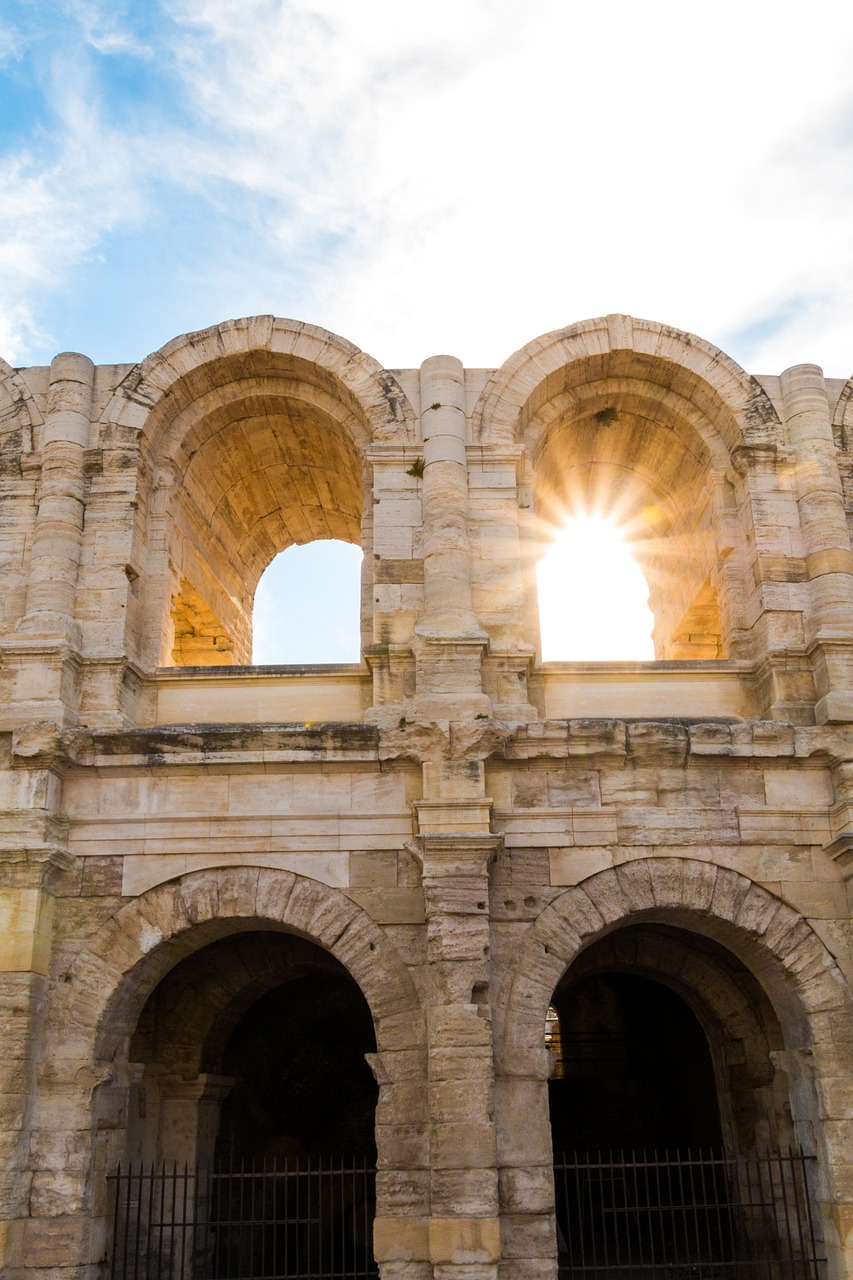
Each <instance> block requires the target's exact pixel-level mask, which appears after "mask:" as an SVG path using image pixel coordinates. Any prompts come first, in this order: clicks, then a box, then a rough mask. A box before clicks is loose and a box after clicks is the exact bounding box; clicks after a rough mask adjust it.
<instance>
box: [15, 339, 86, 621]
mask: <svg viewBox="0 0 853 1280" xmlns="http://www.w3.org/2000/svg"><path fill="white" fill-rule="evenodd" d="M94 375H95V367H94V365H93V364H92V361H91V360H89V359H88V357H87V356H82V355H78V354H76V353H74V352H65V353H64V354H62V355H58V356H56V357H55V358H54V360H53V363H52V364H51V366H50V390H49V392H48V404H47V419H46V421H45V425H44V436H43V442H42V470H41V482H40V484H39V491H38V514H37V515H36V527H35V536H34V538H33V550H32V559H31V563H30V579H29V586H28V589H27V612H26V614H25V616H24V618H23V619H22V620H21V627H20V630H22V631H30V632H38V633H39V634H40V635H45V636H50V637H52V638H56V639H62V640H68V641H69V642H73V643H77V644H79V637H78V628H77V627H76V626H75V623H74V597H75V592H76V588H77V571H78V568H79V565H80V549H81V546H82V542H83V509H84V504H85V495H86V485H85V480H84V476H83V453H84V451H85V449H86V448H87V446H88V443H89V418H90V413H91V406H92V387H93V382H94Z"/></svg>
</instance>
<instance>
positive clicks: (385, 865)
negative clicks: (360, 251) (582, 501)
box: [0, 316, 853, 1280]
mask: <svg viewBox="0 0 853 1280" xmlns="http://www.w3.org/2000/svg"><path fill="white" fill-rule="evenodd" d="M0 484H2V495H3V496H2V508H1V509H0V564H2V586H3V589H2V595H0V715H2V723H0V746H2V760H0V797H2V798H0V813H2V822H0V826H1V827H2V841H0V873H2V881H1V882H0V921H2V936H0V1044H2V1054H0V1093H1V1094H2V1100H1V1102H0V1106H1V1107H2V1109H1V1110H0V1130H2V1138H0V1256H2V1259H3V1268H4V1270H3V1274H4V1275H6V1276H8V1277H10V1278H14V1280H24V1277H27V1278H28V1280H29V1278H30V1277H32V1278H33V1280H34V1278H35V1277H39V1278H40V1280H48V1277H49V1278H50V1280H57V1278H58V1277H61V1276H65V1277H75V1280H76V1278H77V1277H80V1278H81V1280H83V1278H85V1280H94V1278H95V1277H96V1276H97V1277H100V1276H102V1275H105V1274H107V1268H108V1267H109V1266H110V1259H111V1258H112V1259H113V1265H114V1254H115V1245H114V1239H113V1231H114V1226H113V1219H112V1217H111V1207H110V1194H111V1191H110V1185H111V1184H109V1182H108V1175H109V1174H111V1172H112V1171H113V1170H114V1169H115V1167H116V1166H117V1164H118V1163H119V1162H120V1161H121V1162H123V1163H125V1164H126V1163H127V1162H128V1161H140V1160H141V1161H148V1162H154V1163H155V1164H156V1162H158V1161H166V1162H169V1161H178V1162H179V1163H180V1164H181V1165H182V1166H183V1164H185V1163H186V1164H187V1165H189V1166H190V1168H191V1169H192V1168H196V1167H198V1166H201V1165H203V1164H205V1162H211V1161H213V1160H215V1159H219V1158H220V1156H221V1154H222V1148H223V1144H224V1143H225V1141H226V1138H227V1141H228V1142H229V1143H230V1149H231V1153H232V1156H233V1153H234V1152H235V1151H236V1152H237V1153H238V1154H239V1155H241V1156H242V1157H245V1156H246V1155H249V1156H259V1155H262V1156H263V1157H264V1159H267V1158H268V1157H270V1158H272V1157H277V1156H281V1157H282V1158H284V1159H286V1158H287V1157H288V1154H289V1153H291V1154H292V1153H293V1151H294V1150H296V1148H297V1146H299V1144H300V1143H301V1147H302V1149H304V1151H309V1153H310V1149H311V1148H312V1146H313V1147H314V1148H317V1149H320V1150H324V1149H325V1150H330V1151H338V1150H343V1149H344V1148H345V1146H346V1142H349V1143H350V1145H351V1146H356V1147H357V1146H359V1144H360V1148H361V1150H362V1151H363V1152H368V1154H369V1155H370V1157H371V1158H374V1157H375V1161H376V1168H377V1173H376V1192H375V1195H376V1199H375V1211H374V1209H373V1207H371V1210H370V1213H371V1217H372V1219H373V1222H372V1230H373V1247H374V1251H375V1257H376V1260H377V1262H378V1264H379V1268H380V1272H381V1275H382V1276H383V1277H384V1278H387V1280H392V1278H397V1280H427V1277H433V1276H435V1277H438V1278H440V1280H492V1278H494V1277H500V1278H501V1280H534V1278H535V1280H544V1278H545V1277H554V1276H556V1273H557V1266H558V1252H563V1251H564V1250H565V1248H566V1244H567V1242H566V1240H565V1239H564V1238H563V1237H564V1236H565V1234H566V1232H565V1231H558V1228H557V1225H556V1222H555V1190H554V1188H555V1177H554V1152H555V1150H556V1148H557V1146H558V1145H561V1146H570V1147H572V1146H575V1147H578V1148H579V1147H581V1146H583V1145H584V1144H586V1145H587V1146H590V1145H592V1146H596V1147H607V1148H608V1149H610V1148H614V1149H615V1148H617V1147H620V1148H621V1147H632V1146H634V1145H637V1144H639V1145H642V1146H646V1145H647V1146H649V1147H650V1148H652V1147H660V1146H666V1145H668V1144H670V1145H679V1144H681V1145H684V1144H688V1145H689V1144H691V1143H692V1144H699V1145H701V1144H702V1143H707V1144H709V1145H714V1144H718V1145H719V1146H720V1147H722V1148H723V1149H724V1150H725V1152H726V1153H728V1156H729V1157H731V1158H737V1157H744V1158H746V1157H749V1156H750V1155H751V1154H754V1153H756V1152H761V1151H765V1150H772V1151H781V1150H787V1148H788V1146H789V1144H790V1145H793V1144H796V1145H798V1146H799V1147H801V1148H802V1149H803V1150H804V1151H805V1152H806V1153H807V1154H808V1155H809V1156H810V1157H814V1159H813V1160H812V1161H811V1163H810V1165H809V1170H810V1172H809V1178H810V1185H811V1191H812V1202H813V1209H814V1214H815V1222H816V1231H817V1235H818V1238H819V1247H820V1251H821V1252H822V1253H825V1254H826V1257H827V1259H828V1262H827V1264H826V1266H827V1268H828V1274H829V1276H831V1277H832V1278H833V1280H840V1277H841V1276H842V1275H844V1274H851V1273H853V994H851V983H853V929H851V907H850V898H849V892H848V875H849V874H850V867H851V865H853V556H851V540H850V528H849V519H850V515H851V513H853V381H851V382H849V383H846V384H845V383H844V382H843V381H832V380H827V379H825V378H824V377H823V375H822V373H821V371H820V370H819V369H818V368H817V367H815V366H813V365H800V366H797V367H795V368H792V369H789V370H787V371H786V372H784V373H782V374H781V376H767V377H752V376H749V375H747V374H746V373H744V372H743V370H741V369H740V368H739V367H738V366H737V365H736V364H735V363H734V362H733V361H732V360H730V359H729V358H728V357H727V356H725V355H724V354H723V353H722V352H720V351H719V350H717V349H715V348H714V347H713V346H711V345H710V344H709V343H707V342H705V341H703V340H701V339H699V338H696V337H694V336H691V335H688V334H685V333H682V332H680V331H678V330H675V329H671V328H667V327H665V326H662V325H659V324H652V323H649V322H646V321H640V320H635V319H631V318H629V317H626V316H608V317H607V318H606V319H602V320H594V321H587V322H584V323H580V324H575V325H572V326H571V327H569V328H567V329H564V330H561V331H559V332H556V333H551V334H547V335H545V336H544V337H540V338H537V339H535V340H534V341H532V342H530V343H529V344H528V345H527V346H526V347H524V348H523V349H522V350H521V351H519V352H517V353H516V354H515V355H513V356H512V357H511V358H510V359H509V360H508V361H507V362H506V363H505V364H504V365H503V366H502V367H501V368H499V369H497V370H494V369H463V367H462V366H461V364H460V363H459V362H458V361H457V360H455V359H453V358H451V357H445V356H440V357H434V358H432V359H428V360H426V361H425V363H424V364H423V365H422V366H421V368H420V369H413V370H412V369H409V370H393V371H389V370H386V369H383V368H382V367H380V365H378V364H377V363H376V362H375V361H374V360H373V359H371V358H370V357H368V356H367V355H365V354H364V353H362V352H361V351H359V350H357V349H356V348H355V347H354V346H352V345H351V344H350V343H349V342H347V341H345V340H343V339H341V338H339V337H336V336H334V335H333V334H330V333H328V332H325V331H324V330H322V329H319V328H315V327H312V326H310V325H307V324H301V323H296V322H293V321H289V320H280V319H274V318H272V317H269V316H261V317H255V318H252V319H248V320H239V321H232V322H228V323H224V324H221V325H219V326H217V327H216V328H212V329H209V330H206V331H204V332H201V333H194V334H188V335H185V336H183V337H179V338H176V339H175V340H174V341H172V342H170V343H169V344H168V345H167V346H165V347H164V348H163V349H162V350H160V351H158V352H156V353H154V354H153V355H151V356H148V357H147V358H146V359H144V360H143V361H142V363H141V364H138V365H134V366H132V367H131V366H126V365H123V366H118V367H107V366H99V367H94V366H93V365H92V363H91V362H90V361H89V360H88V359H86V358H85V357H84V356H81V355H73V354H64V355H59V356H57V357H56V359H55V360H54V361H53V363H52V364H51V366H50V367H49V368H30V369H21V370H14V369H12V368H10V367H9V366H8V365H2V368H0ZM593 493H594V494H595V495H598V496H599V497H600V496H601V495H604V496H605V497H606V498H607V499H608V500H610V499H612V500H613V501H614V502H615V501H618V502H619V504H620V506H621V508H622V509H623V510H628V511H629V513H630V515H631V518H632V520H633V521H634V523H635V524H636V523H637V522H639V523H641V524H642V525H643V527H644V529H645V536H644V539H643V543H642V546H643V550H642V553H641V558H642V567H643V569H644V572H645V574H646V577H647V579H648V582H649V585H650V603H651V608H652V611H653V613H654V617H655V632H654V639H655V649H656V655H657V660H656V661H654V662H648V663H627V662H625V663H605V664H594V663H587V664H582V663H543V662H542V660H541V649H540V642H539V625H538V615H537V599H536V585H535V584H536V577H535V566H536V562H537V559H538V558H539V557H540V556H541V554H542V551H543V544H542V532H541V531H542V528H543V527H544V524H545V522H546V521H547V520H549V519H553V518H555V513H557V512H559V510H560V508H561V505H562V504H565V502H566V501H567V500H568V499H569V496H570V495H575V496H576V495H577V494H581V495H583V494H588V495H589V494H593ZM322 538H339V539H344V540H347V541H350V542H353V543H358V544H360V545H361V547H362V548H363V550H364V562H363V566H364V567H363V583H362V656H361V661H360V662H359V663H358V664H354V665H352V666H338V667H322V666H316V667H299V668H295V667H281V668H273V667H253V666H252V665H251V612H252V602H253V597H254V592H255V588H256V585H257V583H258V580H259V578H260V575H261V573H262V572H263V570H264V569H265V567H266V566H267V565H268V564H269V562H270V561H271V560H272V558H273V557H274V556H275V554H276V553H277V552H279V551H281V550H283V549H284V548H286V547H287V546H288V545H290V544H292V543H306V542H309V541H312V540H314V539H322ZM620 1001H621V1003H620ZM549 1009H550V1010H556V1012H557V1015H558V1016H559V1026H560V1032H561V1035H562V1038H563V1049H562V1055H563V1059H564V1060H563V1061H561V1064H560V1065H561V1070H562V1071H563V1072H564V1077H563V1089H564V1093H563V1094H560V1093H559V1086H558V1085H557V1082H558V1080H559V1072H558V1071H557V1069H556V1065H555V1064H556V1063H557V1061H558V1058H559V1057H560V1055H558V1054H557V1052H556V1051H555V1045H556V1043H557V1041H556V1040H555V1039H554V1037H553V1035H552V1038H551V1040H547V1039H546V1031H545V1028H546V1018H547V1017H549V1016H553V1015H551V1014H549ZM264 1010H266V1011H267V1012H266V1013H264ZM318 1011H319V1013H318ZM315 1015H316V1016H317V1017H320V1019H321V1021H322V1023H323V1027H322V1028H321V1030H322V1031H323V1034H324V1035H325V1039H324V1040H323V1051H322V1053H321V1052H320V1051H319V1050H318V1051H317V1053H316V1054H313V1050H312V1049H311V1045H312V1044H314V1043H319V1042H320V1039H323V1037H322V1036H321V1034H320V1030H318V1029H317V1027H316V1026H315V1024H314V1023H312V1022H311V1019H312V1017H315ZM638 1017H639V1018H640V1022H641V1024H642V1025H641V1027H640V1031H639V1034H638V1033H637V1030H636V1028H635V1030H634V1031H633V1032H631V1030H630V1026H629V1023H631V1019H632V1018H633V1019H634V1021H635V1022H636V1020H637V1018H638ZM264 1019H266V1021H264ZM315 1022H316V1017H315ZM309 1024H310V1025H311V1027H314V1030H313V1031H310V1034H309V1031H305V1030H304V1029H305V1028H306V1027H309ZM617 1024H618V1025H617ZM550 1025H551V1026H552V1030H553V1025H554V1024H553V1022H552V1023H551V1024H550ZM300 1028H301V1030H300ZM300 1036H302V1037H303V1039H302V1040H300ZM311 1036H314V1040H312V1039H311ZM632 1036H633V1039H632V1038H631V1037H632ZM305 1037H307V1039H306V1038H305ZM317 1037H319V1038H320V1039H317ZM335 1043H338V1044H339V1046H340V1047H341V1052H342V1054H344V1057H342V1058H341V1059H340V1060H339V1061H338V1060H337V1059H335V1056H334V1052H333V1050H334V1047H335ZM330 1045H331V1048H330ZM549 1045H550V1049H549ZM306 1046H307V1047H306ZM590 1046H593V1048H592V1049H590ZM596 1046H597V1048H596ZM620 1046H621V1047H620ZM626 1046H628V1047H627V1048H626ZM631 1046H633V1047H631ZM629 1051H630V1052H629ZM300 1053H301V1054H302V1059H304V1060H305V1061H307V1062H309V1067H308V1068H306V1067H305V1061H303V1067H302V1069H301V1074H300V1073H299V1072H297V1071H296V1068H293V1069H291V1068H292V1067H293V1061H295V1059H294V1058H293V1054H296V1055H297V1057H298V1055H299V1054H300ZM312 1054H313V1058H312ZM631 1054H633V1055H634V1058H635V1059H637V1061H639V1058H642V1062H640V1065H639V1066H638V1065H637V1062H636V1061H635V1062H634V1066H633V1067H632V1066H631V1063H630V1062H629V1058H630V1057H631ZM288 1055H290V1056H288ZM596 1055H597V1056H596ZM620 1055H621V1056H620ZM638 1055H639V1057H638ZM702 1055H704V1058H702ZM365 1056H366V1058H367V1063H368V1064H369V1067H370V1070H368V1067H367V1066H366V1065H365ZM700 1058H701V1059H702V1062H700ZM321 1060H322V1070H321V1066H320V1065H317V1066H316V1074H317V1078H318V1079H322V1082H324V1083H323V1088H324V1089H325V1090H326V1093H325V1095H320V1096H319V1103H318V1098H317V1091H316V1089H315V1090H314V1092H313V1093H311V1091H310V1087H309V1086H310V1085H311V1081H310V1079H309V1078H308V1077H310V1075H311V1074H312V1069H311V1068H310V1062H311V1061H315V1062H316V1063H317V1064H320V1063H321ZM584 1062H586V1064H587V1065H586V1068H584V1066H583V1064H584ZM259 1064H260V1065H259ZM276 1064H278V1066H277V1065H276ZM336 1064H337V1065H336ZM579 1064H580V1065H579ZM590 1064H591V1065H590ZM626 1064H627V1065H626ZM643 1064H645V1065H643ZM703 1064H704V1065H703ZM255 1070H257V1071H259V1072H261V1074H263V1073H264V1072H265V1073H266V1075H264V1076H263V1079H261V1077H260V1076H258V1077H257V1078H256V1077H255V1076H254V1075H253V1074H252V1072H253V1071H255ZM276 1070H278V1071H279V1074H278V1075H276V1074H275V1072H276ZM360 1071H361V1072H362V1074H361V1075H360V1074H359V1072H360ZM365 1072H366V1073H367V1075H366V1077H365V1076H364V1073H365ZM270 1073H272V1074H270ZM288 1073H289V1074H288ZM371 1073H372V1074H371ZM703 1073H704V1074H703ZM549 1077H550V1078H551V1080H550V1083H549ZM656 1078H657V1084H656ZM290 1079H292V1080H294V1081H295V1083H294V1084H293V1091H294V1092H293V1097H294V1098H295V1099H296V1102H292V1100H289V1095H288V1089H289V1088H290V1085H289V1084H288V1080H290ZM703 1081H704V1083H702V1082H703ZM709 1081H710V1084H709V1083H708V1082H709ZM354 1082H355V1083H354ZM573 1082H574V1083H573ZM661 1082H663V1083H664V1084H665V1088H663V1089H661V1088H660V1087H659V1086H660V1084H661ZM356 1086H357V1087H356ZM572 1089H574V1093H571V1096H570V1093H569V1092H566V1090H569V1091H571V1090H572ZM608 1089H609V1090H610V1093H608ZM656 1089H657V1092H656ZM691 1089H695V1092H694V1093H693V1094H692V1093H691V1092H690V1090H691ZM702 1090H704V1093H703V1092H702ZM558 1094H559V1098H561V1099H562V1101H559V1099H558ZM667 1094H668V1095H669V1100H667V1097H666V1096H665V1095H667ZM682 1094H683V1095H684V1096H683V1097H682ZM344 1095H346V1097H344ZM356 1095H358V1096H357V1097H356ZM564 1095H565V1096H564ZM676 1095H678V1098H676ZM700 1095H701V1096H700ZM549 1096H550V1099H551V1100H550V1103H549ZM347 1098H349V1099H350V1102H351V1105H350V1102H347V1101H346V1099H347ZM270 1099H273V1101H270ZM324 1099H325V1101H324ZM342 1099H343V1101H342ZM555 1099H558V1101H555ZM573 1099H574V1101H573ZM578 1099H580V1100H581V1103H582V1104H583V1105H578V1104H577V1100H578ZM679 1099H680V1101H679ZM276 1107H278V1110H277V1111H276ZM312 1107H313V1108H314V1109H315V1111H316V1112H317V1115H316V1118H315V1120H314V1121H312V1123H313V1124H314V1128H313V1129H312V1130H311V1132H308V1130H307V1129H306V1130H305V1131H301V1130H300V1133H301V1137H300V1136H299V1135H297V1134H296V1128H295V1126H296V1120H294V1119H293V1116H294V1115H295V1114H296V1111H301V1112H302V1113H303V1117H304V1115H306V1114H307V1113H308V1111H309V1110H310V1109H311V1108H312ZM347 1107H349V1110H347ZM560 1108H562V1111H560ZM679 1108H680V1110H679ZM555 1109H556V1110H555ZM273 1111H275V1115H276V1116H278V1119H277V1120H276V1119H275V1116H273ZM557 1112H559V1113H560V1115H562V1117H563V1118H562V1119H559V1116H558V1115H557ZM676 1112H678V1114H677V1115H676ZM312 1114H313V1113H312ZM288 1117H290V1118H289V1119H288ZM365 1117H367V1120H365ZM324 1121H328V1123H327V1124H326V1129H327V1130H334V1133H333V1135H332V1137H331V1138H330V1137H328V1136H327V1137H326V1138H321V1137H318V1136H317V1135H318V1134H320V1131H321V1129H323V1123H324ZM560 1125H561V1126H562V1128H560V1130H559V1133H558V1132H557V1128H558V1127H559V1126H560ZM288 1126H290V1127H289V1128H288ZM573 1126H574V1128H573ZM312 1135H313V1136H312ZM567 1230H568V1228H567ZM161 1234H162V1233H161ZM170 1265H171V1264H170ZM116 1274H117V1273H116ZM163 1274H164V1276H165V1275H166V1274H168V1275H169V1276H172V1275H173V1274H175V1272H174V1269H173V1270H169V1268H168V1267H167V1268H166V1271H165V1272H164V1273H163ZM187 1274H189V1273H187ZM218 1274H219V1275H223V1276H225V1275H227V1274H229V1273H228V1272H227V1269H226V1270H225V1271H223V1270H221V1269H220V1271H219V1272H218ZM254 1274H260V1273H258V1272H257V1271H256V1272H255V1273H254ZM281 1274H282V1275H286V1274H287V1273H286V1271H282V1272H281ZM599 1274H603V1273H599ZM769 1274H771V1275H774V1276H775V1275H776V1274H778V1273H776V1272H771V1273H769ZM801 1274H802V1275H804V1276H805V1275H807V1274H808V1273H807V1272H802V1273H801Z"/></svg>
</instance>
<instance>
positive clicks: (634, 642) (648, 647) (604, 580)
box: [537, 513, 655, 662]
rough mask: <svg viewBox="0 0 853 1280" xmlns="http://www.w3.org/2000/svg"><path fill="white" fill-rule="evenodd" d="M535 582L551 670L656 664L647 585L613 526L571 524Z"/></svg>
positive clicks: (594, 519) (600, 520)
mask: <svg viewBox="0 0 853 1280" xmlns="http://www.w3.org/2000/svg"><path fill="white" fill-rule="evenodd" d="M537 577H538V583H539V620H540V625H541V629H542V657H543V659H544V660H545V661H546V662H549V661H550V662H554V661H563V662H608V661H619V660H634V661H643V662H648V661H652V660H653V659H654V656H655V653H654V645H653V642H652V635H651V632H652V627H653V626H654V618H653V616H652V612H651V610H650V608H649V587H648V583H647V582H646V579H645V578H644V576H643V572H642V570H641V569H640V566H639V565H638V564H637V561H636V560H635V559H634V556H633V555H632V554H631V550H630V547H629V545H628V542H627V541H626V539H625V535H624V533H623V532H622V531H621V530H620V529H619V528H618V527H617V526H616V524H615V523H614V521H613V520H612V519H609V518H608V517H607V516H603V515H595V514H590V513H581V514H578V515H575V516H571V517H568V518H567V519H566V521H565V523H564V525H563V527H562V529H560V530H559V532H558V533H557V534H556V536H555V538H554V541H553V544H552V546H551V548H550V549H549V550H548V551H547V552H546V553H545V555H544V556H543V557H542V559H541V560H540V561H539V564H538V565H537Z"/></svg>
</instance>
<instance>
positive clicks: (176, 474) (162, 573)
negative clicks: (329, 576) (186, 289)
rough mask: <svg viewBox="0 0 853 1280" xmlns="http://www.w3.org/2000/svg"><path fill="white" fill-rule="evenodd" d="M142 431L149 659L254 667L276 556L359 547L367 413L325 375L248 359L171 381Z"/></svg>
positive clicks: (304, 365) (281, 361)
mask: <svg viewBox="0 0 853 1280" xmlns="http://www.w3.org/2000/svg"><path fill="white" fill-rule="evenodd" d="M148 432H149V433H150V436H151V438H152V440H154V439H156V440H157V442H158V443H157V454H156V456H152V457H151V459H150V466H151V471H152V475H153V477H154V484H153V487H152V492H151V499H150V505H149V510H148V513H147V538H148V559H149V564H151V565H153V567H154V570H155V571H154V572H153V573H152V575H151V578H150V581H148V583H147V585H146V592H147V599H148V601H149V602H150V603H149V604H147V605H146V608H147V609H150V610H151V613H152V615H156V613H157V612H158V611H162V615H161V622H160V627H159V634H157V633H153V634H152V636H151V640H152V642H154V641H156V649H157V655H158V656H157V662H158V664H159V665H161V666H169V665H177V666H215V665H232V664H238V665H242V664H249V663H251V662H252V612H253V603H254V598H255V592H256V589H257V586H258V582H259V580H260V578H261V575H262V574H263V572H264V570H265V569H266V568H267V567H268V566H269V565H270V563H271V562H272V561H273V560H274V559H275V557H276V556H277V555H278V554H279V553H281V552H282V551H286V550H287V549H288V548H289V547H293V546H296V547H303V546H305V545H307V544H309V543H318V542H319V543H323V542H325V543H328V542H330V541H339V542H345V543H349V544H353V545H354V546H355V547H360V546H362V543H363V534H362V524H363V512H364V509H365V503H364V492H365V485H366V483H367V479H368V476H367V472H366V469H365V465H364V463H363V459H362V449H363V446H364V445H365V444H366V443H367V441H368V439H369V428H368V424H367V420H366V415H365V412H364V411H363V409H362V407H361V406H360V405H359V404H358V403H357V401H356V400H355V398H354V396H353V395H352V394H351V393H350V392H349V391H348V390H347V389H346V388H345V387H344V386H343V384H342V383H341V382H340V381H339V380H338V379H337V378H336V377H334V376H333V375H331V374H330V373H328V372H326V371H325V370H322V369H320V368H318V367H317V366H315V365H313V364H312V363H310V362H309V361H307V360H304V359H301V358H299V357H296V356H293V355H289V354H283V353H277V352H273V351H268V350H256V351H250V352H244V353H242V354H239V355H227V356H225V355H223V356H221V357H219V358H218V359H214V360H209V361H208V362H206V363H201V364H199V365H198V366H197V367H196V368H193V369H191V370H190V371H188V372H187V373H185V374H183V375H182V376H181V377H179V378H178V379H177V380H176V381H175V382H174V383H173V384H172V386H171V387H170V389H169V392H168V394H167V395H165V396H164V397H163V398H162V399H161V400H160V401H159V402H158V404H157V405H156V407H155V409H153V410H152V412H151V415H150V416H149V422H148ZM365 563H368V564H369V563H372V558H371V557H368V559H367V561H365ZM158 564H159V573H158V572H157V566H158ZM321 589H322V588H321ZM367 596H368V593H367V591H366V590H365V598H367ZM151 621H152V623H153V622H154V621H155V616H152V619H151ZM314 660H315V661H316V658H315V659H314Z"/></svg>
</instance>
